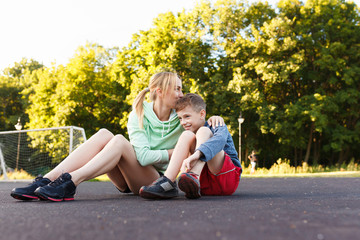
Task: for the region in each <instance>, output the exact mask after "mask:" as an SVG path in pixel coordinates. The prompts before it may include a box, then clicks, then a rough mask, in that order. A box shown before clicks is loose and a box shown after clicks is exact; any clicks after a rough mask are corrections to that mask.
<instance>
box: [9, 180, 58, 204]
mask: <svg viewBox="0 0 360 240" xmlns="http://www.w3.org/2000/svg"><path fill="white" fill-rule="evenodd" d="M50 182H51V181H50V179H48V178H43V177H42V176H38V177H37V178H35V179H34V181H33V182H32V183H30V184H29V185H28V186H27V187H22V188H14V189H13V190H12V191H11V194H10V195H11V196H12V197H13V198H15V199H19V200H37V199H39V198H38V196H36V195H35V194H34V191H35V190H36V189H37V188H38V187H42V186H45V185H47V184H49V183H50Z"/></svg>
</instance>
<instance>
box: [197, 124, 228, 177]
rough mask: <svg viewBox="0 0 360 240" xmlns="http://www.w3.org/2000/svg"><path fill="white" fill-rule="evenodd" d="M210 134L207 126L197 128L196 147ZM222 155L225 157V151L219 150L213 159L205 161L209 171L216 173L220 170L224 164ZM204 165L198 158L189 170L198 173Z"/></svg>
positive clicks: (210, 135)
mask: <svg viewBox="0 0 360 240" xmlns="http://www.w3.org/2000/svg"><path fill="white" fill-rule="evenodd" d="M212 136H213V133H212V132H211V130H210V129H209V128H207V127H201V128H199V130H198V131H197V132H196V148H198V147H199V146H200V145H201V144H202V143H204V142H206V141H207V140H208V139H210V138H211V137H212ZM196 148H195V149H196ZM224 157H225V152H224V151H223V150H221V151H220V152H218V153H217V154H216V155H215V156H214V157H213V159H211V160H209V161H208V162H207V165H208V168H209V170H210V172H212V173H213V174H217V173H219V172H220V171H221V168H222V166H223V164H224ZM204 165H205V162H203V161H200V160H199V161H198V162H197V163H196V165H195V166H194V167H193V168H192V169H191V172H194V173H196V174H198V175H200V174H201V171H202V169H203V167H204Z"/></svg>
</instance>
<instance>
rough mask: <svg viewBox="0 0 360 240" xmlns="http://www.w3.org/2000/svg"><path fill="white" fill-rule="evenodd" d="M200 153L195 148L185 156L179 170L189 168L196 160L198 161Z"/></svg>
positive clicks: (182, 170) (187, 169) (183, 170)
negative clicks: (190, 153)
mask: <svg viewBox="0 0 360 240" xmlns="http://www.w3.org/2000/svg"><path fill="white" fill-rule="evenodd" d="M201 155H202V153H201V152H200V151H199V150H197V151H195V152H194V153H193V154H192V155H190V156H189V157H188V158H186V159H185V160H184V161H183V163H182V165H181V168H180V172H182V173H183V172H187V171H189V170H191V169H192V168H193V167H194V166H195V164H196V163H197V161H199V159H200V157H201Z"/></svg>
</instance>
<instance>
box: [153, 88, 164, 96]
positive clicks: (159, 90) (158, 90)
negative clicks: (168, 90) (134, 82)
mask: <svg viewBox="0 0 360 240" xmlns="http://www.w3.org/2000/svg"><path fill="white" fill-rule="evenodd" d="M155 91H156V96H158V97H163V91H162V90H161V88H157V89H156V90H155Z"/></svg>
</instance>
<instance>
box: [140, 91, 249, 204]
mask: <svg viewBox="0 0 360 240" xmlns="http://www.w3.org/2000/svg"><path fill="white" fill-rule="evenodd" d="M175 109H176V113H177V115H178V118H179V120H180V123H181V125H182V126H183V127H184V129H185V130H186V131H185V132H183V133H182V135H181V136H180V138H179V140H178V142H177V144H176V146H175V149H174V152H173V154H172V156H171V159H170V163H169V166H168V168H167V170H166V171H165V173H164V176H161V177H160V178H159V179H157V180H156V181H154V182H153V183H152V184H151V185H149V186H143V187H142V188H141V189H140V192H139V194H140V196H141V197H143V198H147V199H169V198H173V197H177V196H178V189H177V186H176V183H175V182H174V181H175V179H176V177H177V175H178V173H179V171H180V173H181V174H180V175H179V177H178V186H179V188H180V190H182V191H183V192H185V196H186V197H187V198H190V199H195V198H199V197H201V195H231V194H233V193H234V192H235V190H236V189H237V187H238V185H239V181H240V175H241V171H242V170H241V164H240V161H239V159H238V155H237V152H236V150H235V146H234V142H233V140H232V137H231V135H230V133H229V131H228V129H227V127H226V126H225V125H224V126H218V127H211V126H209V125H208V124H207V123H206V122H205V117H206V104H205V102H204V100H203V99H202V98H201V97H200V96H199V95H196V94H192V93H190V94H187V95H186V96H185V97H183V98H181V99H179V100H178V101H177V103H176V107H175Z"/></svg>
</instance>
